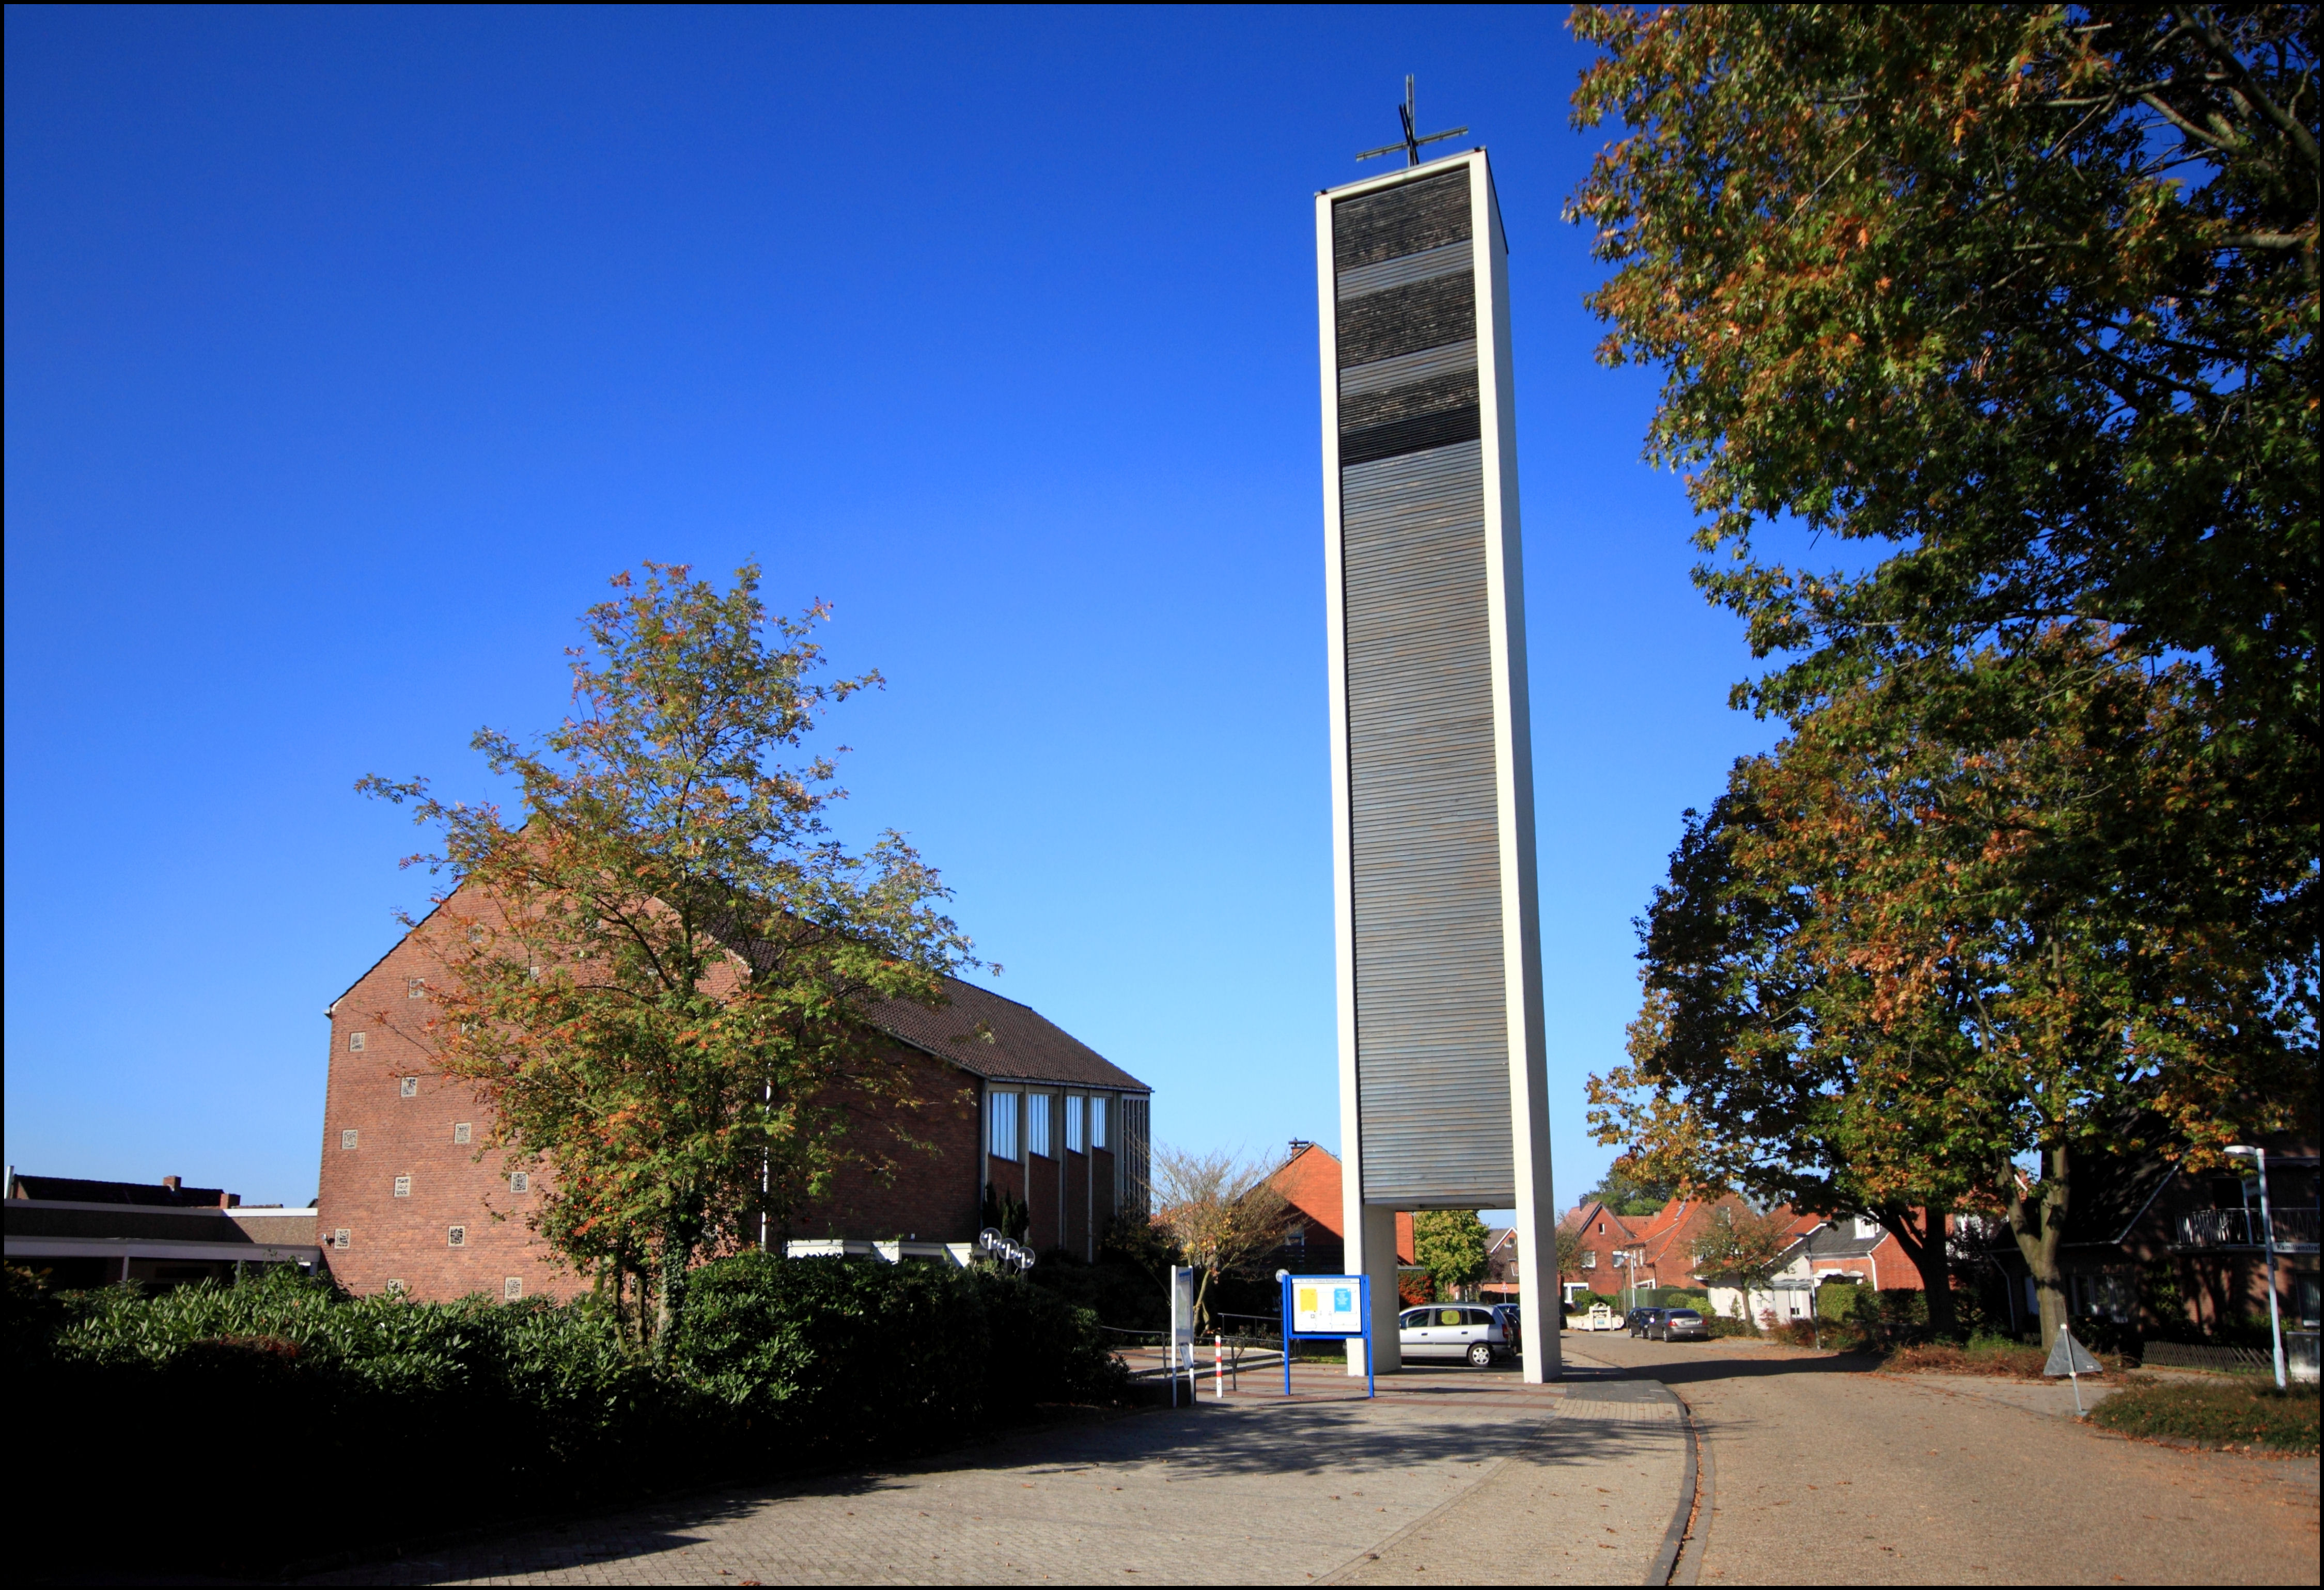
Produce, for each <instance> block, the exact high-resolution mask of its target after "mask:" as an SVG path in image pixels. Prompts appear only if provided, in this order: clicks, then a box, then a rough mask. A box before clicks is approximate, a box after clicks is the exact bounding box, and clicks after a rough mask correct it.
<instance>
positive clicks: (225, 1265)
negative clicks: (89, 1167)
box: [0, 1171, 323, 1288]
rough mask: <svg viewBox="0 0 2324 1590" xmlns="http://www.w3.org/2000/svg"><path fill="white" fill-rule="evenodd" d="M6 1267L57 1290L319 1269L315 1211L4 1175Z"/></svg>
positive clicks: (184, 1192) (217, 1194)
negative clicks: (283, 1268) (39, 1277)
mask: <svg viewBox="0 0 2324 1590" xmlns="http://www.w3.org/2000/svg"><path fill="white" fill-rule="evenodd" d="M0 1220H5V1227H6V1246H7V1257H8V1262H9V1263H10V1264H21V1265H23V1266H24V1267H25V1268H26V1269H29V1270H31V1271H32V1272H33V1273H35V1274H45V1275H46V1276H47V1277H48V1278H49V1281H50V1283H51V1285H55V1286H60V1287H95V1286H106V1285H109V1284H112V1283H114V1282H124V1281H134V1282H143V1283H144V1284H146V1285H148V1286H153V1287H161V1288H168V1287H172V1286H183V1285H187V1284H189V1283H191V1282H199V1281H231V1280H233V1279H234V1278H235V1276H237V1275H242V1274H246V1273H250V1272H251V1271H253V1270H255V1269H259V1268H263V1267H267V1266H272V1265H277V1264H295V1265H297V1266H298V1267H299V1268H300V1270H301V1271H304V1272H312V1271H315V1270H317V1269H318V1268H320V1267H321V1264H322V1260H323V1254H322V1249H321V1248H319V1247H318V1246H317V1245H316V1243H315V1211H314V1210H313V1209H282V1208H280V1207H277V1206H266V1207H244V1204H243V1202H242V1199H241V1198H240V1197H239V1196H238V1195H236V1194H235V1193H231V1192H227V1191H226V1190H224V1189H222V1188H217V1187H188V1186H186V1185H185V1184H184V1182H183V1181H181V1180H180V1178H178V1177H176V1176H164V1177H162V1178H161V1181H160V1182H159V1183H152V1184H149V1183H144V1182H136V1181H87V1180H83V1179H81V1178H79V1177H74V1176H20V1175H17V1174H16V1173H15V1172H13V1171H12V1172H9V1175H8V1196H7V1198H6V1199H5V1200H0Z"/></svg>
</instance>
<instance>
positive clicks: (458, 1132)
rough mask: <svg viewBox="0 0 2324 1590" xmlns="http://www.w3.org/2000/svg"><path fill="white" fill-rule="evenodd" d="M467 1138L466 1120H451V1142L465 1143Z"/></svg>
mask: <svg viewBox="0 0 2324 1590" xmlns="http://www.w3.org/2000/svg"><path fill="white" fill-rule="evenodd" d="M467 1140H468V1123H467V1122H466V1121H455V1122H453V1123H452V1141H453V1142H455V1143H466V1141H467Z"/></svg>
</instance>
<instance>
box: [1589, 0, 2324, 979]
mask: <svg viewBox="0 0 2324 1590" xmlns="http://www.w3.org/2000/svg"><path fill="white" fill-rule="evenodd" d="M2316 21H2317V19H2316V8H2315V7H2314V6H2312V5H2253V6H2243V7H2235V8H2227V7H2211V6H2201V5H2158V6H2151V7H2150V6H2107V5H2100V6H2087V7H2064V6H2040V5H1911V6H1832V5H1753V6H1674V7H1669V8H1655V9H1652V10H1646V11H1639V10H1633V9H1629V8H1615V7H1600V6H1580V7H1576V8H1575V11H1574V13H1573V21H1572V25H1573V27H1574V29H1575V31H1576V32H1577V33H1578V34H1579V36H1581V37H1582V38H1583V39H1585V40H1591V41H1596V42H1598V43H1599V44H1600V46H1602V48H1603V51H1604V54H1603V56H1602V58H1601V59H1600V60H1598V61H1597V62H1596V63H1595V64H1594V65H1593V66H1592V67H1591V69H1589V71H1588V72H1587V73H1586V74H1585V76H1584V77H1583V79H1582V84H1581V86H1580V87H1579V88H1578V89H1577V90H1576V92H1575V94H1574V97H1573V105H1574V117H1575V120H1576V122H1577V124H1581V125H1583V126H1594V125H1598V124H1601V123H1603V122H1605V121H1608V120H1614V121H1618V122H1619V123H1620V124H1622V127H1623V130H1624V132H1623V136H1621V137H1620V138H1618V140H1617V141H1616V142H1612V143H1610V144H1609V145H1608V146H1607V148H1606V149H1605V151H1604V152H1602V153H1601V154H1600V156H1599V157H1598V159H1597V161H1596V164H1595V166H1594V167H1593V169H1592V170H1591V176H1590V178H1589V179H1588V180H1587V181H1586V182H1585V183H1583V185H1582V188H1580V189H1579V191H1578V192H1577V193H1576V194H1575V196H1574V198H1573V200H1572V206H1571V209H1570V214H1571V215H1572V216H1573V217H1574V218H1576V219H1579V220H1582V221H1586V222H1588V223H1590V224H1591V225H1592V226H1593V227H1594V228H1595V248H1596V252H1597V253H1598V256H1599V257H1600V259H1602V260H1605V261H1607V262H1609V263H1610V264H1612V265H1613V266H1614V267H1615V269H1614V271H1613V273H1612V275H1611V276H1610V277H1609V279H1608V280H1607V281H1606V282H1605V284H1604V285H1603V286H1602V287H1600V289H1599V290H1597V291H1596V292H1595V293H1594V294H1593V295H1591V300H1590V301H1591V306H1592V307H1593V308H1595V309H1596V310H1597V312H1598V313H1599V314H1600V315H1601V316H1602V317H1605V318H1606V319H1607V320H1608V321H1609V322H1610V323H1611V326H1612V330H1611V334H1610V335H1609V337H1608V338H1607V341H1606V343H1605V345H1604V346H1603V347H1602V348H1601V350H1600V354H1601V357H1602V358H1604V359H1605V360H1606V361H1607V362H1609V363H1628V362H1638V363H1653V364H1658V365H1660V366H1661V367H1662V368H1663V369H1664V371H1665V387H1664V391H1663V397H1662V401H1661V404H1660V406H1659V408H1658V409H1657V410H1656V413H1655V418H1654V422H1653V427H1652V430H1651V432H1650V436H1649V452H1650V455H1652V456H1654V457H1655V458H1657V459H1659V460H1661V461H1663V462H1665V463H1668V464H1673V465H1675V466H1679V467H1682V468H1684V469H1687V470H1690V471H1691V472H1692V473H1690V474H1689V475H1688V477H1687V478H1688V489H1689V492H1690V493H1691V495H1692V499H1693V501H1694V502H1695V504H1696V506H1697V507H1698V508H1699V509H1700V510H1701V511H1702V512H1703V513H1704V514H1705V516H1706V520H1707V522H1706V523H1705V524H1704V526H1703V528H1702V529H1701V534H1700V536H1699V538H1698V544H1699V545H1700V546H1701V548H1702V550H1703V551H1704V552H1705V553H1707V554H1709V553H1720V552H1724V553H1726V554H1727V555H1728V556H1727V557H1726V559H1725V560H1723V561H1720V562H1707V563H1706V564H1705V565H1704V566H1703V567H1702V568H1701V570H1699V571H1698V574H1697V578H1698V580H1699V582H1700V583H1701V584H1702V585H1703V587H1704V588H1705V589H1706V590H1707V591H1708V592H1709V593H1711V596H1712V597H1713V598H1714V599H1716V600H1718V601H1720V602H1724V603H1726V604H1727V605H1729V606H1730V607H1732V608H1733V609H1734V610H1735V611H1737V612H1738V613H1739V614H1741V615H1742V616H1743V617H1745V618H1746V619H1747V620H1748V621H1749V625H1750V637H1751V642H1752V646H1753V648H1754V650H1755V652H1756V654H1757V655H1758V656H1761V657H1767V656H1771V655H1773V654H1775V653H1777V652H1783V653H1785V654H1788V656H1789V658H1790V660H1788V661H1787V662H1786V663H1785V665H1784V666H1783V667H1781V668H1779V669H1777V670H1776V671H1775V673H1773V674H1772V675H1770V676H1768V677H1767V678H1766V679H1765V680H1763V681H1762V682H1761V683H1760V684H1759V685H1758V686H1757V689H1756V692H1755V693H1754V694H1753V699H1755V700H1756V701H1757V703H1759V704H1761V705H1763V706H1767V707H1772V708H1773V709H1775V710H1777V711H1781V712H1794V711H1795V710H1797V709H1798V708H1800V707H1802V706H1803V705H1806V704H1811V703H1813V702H1815V701H1817V700H1821V699H1823V698H1825V697H1827V696H1829V695H1830V694H1831V693H1832V692H1833V691H1834V690H1835V689H1838V688H1840V687H1841V686H1842V685H1845V684H1846V683H1847V682H1849V681H1850V680H1853V679H1856V678H1858V677H1861V676H1863V675H1865V674H1866V673H1867V672H1877V670H1878V669H1879V668H1880V667H1881V666H1884V665H1885V664H1886V662H1888V661H1890V660H1892V659H1894V658H1895V657H1899V656H1921V655H1931V654H1941V655H1947V656H1956V657H1957V656H1960V655H1965V654H1966V653H1967V652H1968V651H1970V650H1974V649H1979V648H1989V647H1998V648H2001V649H2003V650H2005V651H2006V650H2012V649H2015V648H2017V647H2019V646H2022V645H2024V644H2028V643H2030V642H2031V641H2032V640H2033V639H2034V638H2035V637H2036V636H2038V635H2039V634H2040V633H2042V632H2043V630H2044V629H2046V628H2047V627H2049V626H2052V625H2055V624H2059V623H2067V624H2073V625H2090V624H2097V625H2101V626H2106V627H2108V628H2110V629H2113V630H2118V631H2119V632H2120V633H2121V635H2122V636H2123V638H2124V639H2125V640H2126V642H2127V643H2128V644H2129V645H2130V646H2132V647H2133V648H2135V649H2136V650H2137V651H2139V652H2140V653H2142V654H2144V655H2149V656H2160V655H2165V654H2169V653H2174V652H2175V653H2183V654H2185V655H2187V656H2189V657H2191V658H2193V659H2195V660H2196V661H2197V663H2198V665H2199V666H2200V667H2201V668H2202V669H2203V671H2204V672H2205V674H2206V676H2208V677H2209V678H2210V679H2211V680H2212V681H2213V683H2214V684H2215V685H2217V687H2218V693H2219V698H2220V703H2219V704H2220V708H2221V712H2222V720H2223V721H2227V722H2232V723H2235V724H2237V725H2239V726H2241V729H2242V731H2243V732H2244V733H2245V734H2246V735H2248V736H2251V737H2254V738H2255V739H2257V740H2264V741H2266V742H2268V745H2269V748H2270V749H2269V755H2268V756H2267V757H2265V758H2261V760H2262V761H2263V762H2264V761H2269V760H2278V759H2282V758H2294V759H2301V758H2304V759H2305V762H2306V763H2307V764H2308V765H2310V767H2312V764H2313V759H2314V757H2315V749H2316V728H2317V696H2316V682H2315V654H2316V608H2315V595H2316V567H2317V551H2318V547H2317V518H2318V515H2317V483H2318V479H2319V467H2318V465H2319V458H2318V447H2317V437H2318V408H2317V404H2316V401H2315V394H2316V391H2318V388H2319V368H2318V354H2317V346H2316V335H2315V334H2316V322H2317V291H2318V278H2317V261H2316V245H2317V220H2318V204H2319V163H2318V152H2317V122H2318V93H2317V82H2316V55H2315V49H2316V39H2317V36H2318V35H2317V27H2316ZM1786 519H1795V520H1797V521H1798V523H1799V524H1800V525H1801V526H1803V527H1804V528H1806V529H1808V530H1809V531H1811V532H1813V533H1814V534H1815V535H1816V536H1818V537H1822V538H1837V539H1840V540H1857V541H1866V542H1870V543H1873V544H1874V545H1875V546H1876V547H1886V548H1891V549H1893V550H1890V551H1889V552H1888V554H1887V556H1885V557H1883V558H1882V559H1881V560H1880V561H1879V562H1877V564H1876V565H1873V566H1871V567H1870V568H1868V569H1867V570H1865V571H1863V572H1861V573H1856V574H1849V573H1845V572H1823V573H1818V572H1814V571H1812V570H1808V569H1804V568H1796V567H1792V566H1787V565H1784V564H1782V563H1778V562H1774V561H1769V560H1768V558H1767V557H1766V556H1765V555H1764V553H1763V549H1762V547H1761V546H1760V544H1759V542H1758V540H1757V539H1755V538H1756V537H1757V536H1758V535H1759V534H1760V533H1761V532H1763V531H1765V530H1766V529H1768V528H1771V527H1775V526H1778V525H1780V524H1781V523H1782V522H1783V521H1784V520H1786ZM2310 781H2311V782H2312V780H2310ZM2286 820H2287V821H2301V822H2306V823H2310V824H2311V825H2312V821H2313V819H2312V815H2311V816H2309V817H2305V818H2298V817H2295V816H2293V815H2292V814H2286ZM2312 937H2313V934H2312V933H2310V938H2311V940H2312Z"/></svg>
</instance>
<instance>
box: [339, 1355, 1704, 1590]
mask: <svg viewBox="0 0 2324 1590" xmlns="http://www.w3.org/2000/svg"><path fill="white" fill-rule="evenodd" d="M1360 1390H1361V1386H1360V1383H1354V1385H1353V1388H1352V1390H1351V1382H1350V1381H1349V1379H1348V1377H1347V1375H1346V1374H1344V1373H1343V1372H1342V1371H1340V1370H1339V1369H1337V1368H1335V1367H1327V1366H1320V1365H1319V1366H1302V1367H1301V1368H1299V1369H1298V1370H1297V1371H1296V1382H1295V1391H1296V1395H1295V1396H1294V1397H1293V1398H1292V1399H1290V1400H1288V1401H1286V1399H1285V1398H1284V1397H1283V1396H1282V1394H1281V1392H1282V1381H1281V1378H1280V1371H1279V1370H1278V1371H1277V1373H1276V1374H1274V1375H1271V1376H1270V1375H1268V1374H1244V1375H1243V1376H1242V1384H1241V1389H1240V1392H1236V1393H1233V1394H1231V1395H1230V1396H1229V1397H1227V1398H1226V1399H1225V1400H1224V1401H1223V1402H1217V1401H1213V1400H1210V1399H1209V1398H1207V1397H1206V1398H1205V1399H1204V1400H1203V1402H1200V1403H1199V1404H1196V1405H1194V1406H1192V1407H1187V1408H1184V1409H1180V1410H1178V1411H1175V1412H1174V1411H1156V1412H1150V1413H1135V1414H1127V1415H1124V1416H1121V1417H1118V1418H1114V1419H1111V1420H1105V1421H1103V1422H1098V1423H1090V1424H1083V1425H1078V1426H1065V1427H1053V1428H1051V1429H1042V1430H1033V1431H1027V1432H1024V1433H1022V1434H1019V1435H1017V1436H1014V1437H1012V1438H1009V1439H1007V1440H1005V1441H1002V1442H1000V1443H997V1444H995V1445H992V1446H990V1447H985V1448H976V1449H973V1450H970V1451H967V1452H955V1453H952V1454H948V1455H946V1456H945V1457H942V1458H940V1459H938V1460H936V1461H934V1462H931V1463H928V1464H925V1465H918V1466H911V1467H905V1468H893V1469H881V1470H877V1471H872V1472H867V1473H860V1474H854V1475H842V1476H837V1477H835V1478H832V1479H828V1480H819V1481H816V1482H811V1483H805V1484H791V1485H786V1486H780V1487H752V1488H742V1489H736V1490H733V1491H728V1492H724V1493H716V1494H708V1495H702V1496H697V1497H694V1498H689V1499H687V1500H683V1501H678V1502H671V1503H663V1504H660V1505H656V1506H651V1507H644V1508H640V1509H637V1510H636V1511H634V1512H628V1513H626V1514H616V1515H611V1516H608V1517H605V1518H603V1519H599V1520H590V1521H575V1522H570V1523H567V1524H565V1525H562V1526H558V1527H550V1528H542V1529H535V1530H527V1531H523V1532H521V1533H518V1534H514V1535H512V1536H510V1537H508V1538H506V1539H498V1540H490V1541H482V1542H477V1543H474V1544H470V1545H464V1546H461V1547H459V1548H457V1549H447V1550H441V1551H435V1552H430V1553H428V1554H426V1555H423V1556H417V1557H408V1558H404V1559H402V1560H401V1561H397V1562H390V1563H383V1564H382V1563H374V1564H372V1565H369V1566H366V1567H359V1568H354V1569H350V1570H347V1571H346V1572H344V1573H338V1574H333V1575H328V1576H323V1577H321V1578H319V1579H318V1580H316V1581H313V1582H318V1583H342V1584H588V1585H669V1584H694V1585H700V1584H730V1585H731V1584H750V1583H754V1582H755V1583H761V1584H768V1585H776V1584H835V1583H865V1582H878V1583H919V1584H956V1583H963V1582H985V1583H990V1582H994V1581H1002V1580H1008V1581H1020V1580H1041V1579H1055V1580H1060V1581H1065V1582H1072V1583H1083V1584H1087V1583H1092V1582H1099V1581H1102V1582H1107V1583H1112V1584H1120V1585H1134V1584H1138V1583H1140V1582H1147V1581H1163V1582H1170V1583H1194V1584H1253V1583H1265V1584H1310V1583H1314V1582H1316V1581H1319V1580H1326V1579H1329V1580H1335V1581H1346V1582H1351V1583H1368V1582H1384V1583H1409V1582H1412V1581H1413V1580H1414V1579H1416V1578H1418V1577H1420V1576H1424V1575H1425V1576H1430V1577H1433V1578H1438V1579H1443V1580H1445V1581H1447V1582H1455V1583H1460V1582H1476V1581H1481V1580H1502V1581H1507V1582H1511V1583H1530V1584H1543V1583H1584V1582H1587V1583H1594V1584H1607V1583H1612V1584H1631V1585H1636V1584H1642V1583H1646V1582H1647V1581H1648V1580H1649V1579H1652V1580H1653V1581H1654V1582H1657V1583H1659V1582H1660V1581H1661V1578H1662V1577H1663V1576H1664V1575H1665V1573H1666V1572H1667V1568H1668V1563H1669V1560H1670V1557H1669V1554H1668V1550H1666V1549H1665V1548H1666V1538H1667V1543H1668V1546H1669V1548H1670V1549H1674V1548H1675V1536H1674V1534H1673V1533H1672V1531H1671V1525H1672V1522H1673V1520H1674V1516H1675V1517H1676V1518H1677V1519H1678V1520H1679V1521H1681V1522H1682V1523H1683V1519H1684V1512H1683V1505H1682V1504H1683V1503H1684V1502H1685V1501H1686V1500H1687V1499H1688V1498H1689V1497H1691V1494H1692V1492H1691V1488H1690V1487H1689V1486H1688V1484H1687V1480H1688V1468H1687V1461H1686V1452H1687V1443H1686V1437H1685V1429H1684V1426H1683V1422H1682V1420H1681V1419H1680V1417H1679V1413H1678V1404H1677V1402H1676V1399H1674V1398H1673V1397H1671V1396H1669V1395H1668V1394H1667V1393H1665V1392H1663V1391H1662V1390H1661V1389H1660V1388H1659V1387H1656V1386H1655V1385H1653V1384H1651V1383H1642V1382H1637V1381H1634V1380H1630V1379H1628V1378H1625V1377H1622V1376H1620V1375H1619V1374H1618V1372H1616V1371H1612V1370H1608V1369H1600V1370H1597V1371H1595V1372H1592V1371H1591V1370H1589V1369H1588V1368H1587V1366H1582V1367H1581V1368H1580V1372H1579V1373H1578V1374H1576V1376H1575V1377H1574V1378H1573V1379H1572V1380H1570V1381H1568V1382H1567V1383H1564V1384H1562V1385H1555V1386H1526V1385H1525V1384H1523V1383H1521V1382H1520V1381H1519V1380H1518V1378H1517V1375H1516V1374H1515V1373H1514V1372H1513V1371H1508V1370H1491V1371H1477V1370H1471V1369H1467V1368H1465V1367H1458V1368H1450V1369H1446V1370H1443V1371H1433V1372H1421V1373H1414V1374H1400V1375H1396V1376H1390V1377H1384V1378H1383V1380H1382V1381H1381V1383H1380V1390H1381V1395H1380V1396H1379V1399H1378V1400H1377V1401H1372V1402H1366V1401H1364V1400H1363V1399H1362V1398H1361V1396H1360Z"/></svg>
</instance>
